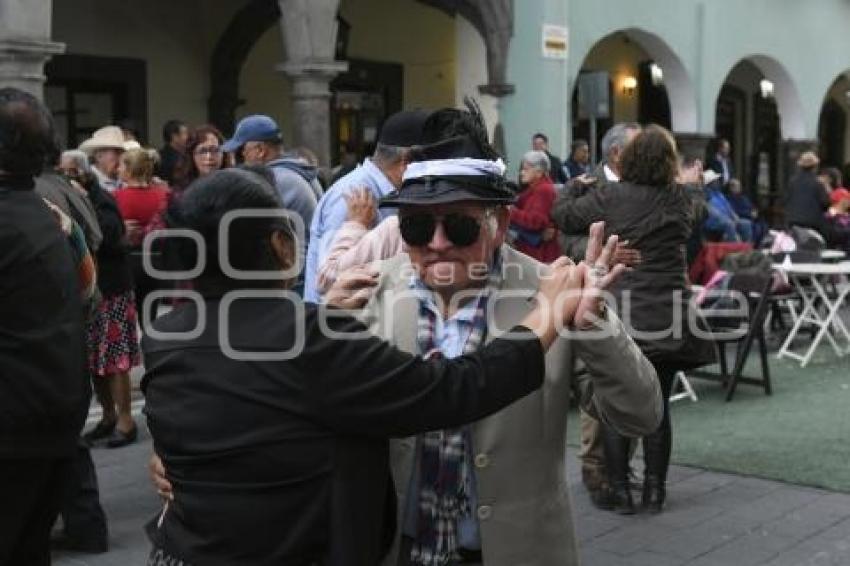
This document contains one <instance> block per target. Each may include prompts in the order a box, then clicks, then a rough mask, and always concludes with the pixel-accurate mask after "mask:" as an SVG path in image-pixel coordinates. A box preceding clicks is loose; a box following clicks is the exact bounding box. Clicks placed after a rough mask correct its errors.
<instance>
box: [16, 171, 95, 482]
mask: <svg viewBox="0 0 850 566" xmlns="http://www.w3.org/2000/svg"><path fill="white" fill-rule="evenodd" d="M31 189H32V184H31V182H30V181H27V180H20V181H14V182H11V181H6V182H3V181H2V180H0V250H2V251H0V459H8V458H47V459H53V458H60V457H64V456H66V455H70V454H72V453H73V451H74V449H75V447H76V444H77V438H78V436H79V433H80V429H81V428H82V426H83V422H84V420H85V417H86V413H87V411H88V404H89V399H90V395H91V390H90V387H89V382H88V373H87V371H86V351H85V341H84V334H83V307H82V305H81V303H80V292H79V287H78V283H77V271H76V266H75V265H74V261H73V259H72V257H71V249H70V246H69V245H68V242H67V239H66V237H65V235H64V234H63V233H62V231H61V230H60V228H59V224H58V222H57V220H56V219H55V218H54V217H53V215H52V214H51V213H50V211H49V210H48V208H47V206H46V205H45V204H44V202H43V201H42V199H41V197H40V196H38V195H37V194H36V193H35V192H34V191H33V190H31ZM0 465H2V464H0ZM10 489H14V486H10Z"/></svg>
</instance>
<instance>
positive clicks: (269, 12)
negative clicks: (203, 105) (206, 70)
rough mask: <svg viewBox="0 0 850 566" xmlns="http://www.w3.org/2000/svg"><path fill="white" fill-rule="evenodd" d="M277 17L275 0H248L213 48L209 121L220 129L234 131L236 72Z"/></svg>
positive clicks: (237, 105)
mask: <svg viewBox="0 0 850 566" xmlns="http://www.w3.org/2000/svg"><path fill="white" fill-rule="evenodd" d="M279 20H280V6H279V5H278V3H277V2H276V0H251V2H249V3H248V4H246V5H245V6H244V7H243V8H242V9H240V10H239V11H238V12H237V13H236V14H235V15H234V16H233V19H231V21H230V23H229V24H228V26H227V28H226V29H225V30H224V32H223V33H222V34H221V36H220V38H219V40H218V43H216V46H215V48H214V50H213V54H212V59H211V61H210V98H209V101H208V105H207V115H208V118H209V121H210V123H212V124H215V125H216V126H217V127H218V128H219V129H221V131H223V132H231V131H233V126H234V122H235V116H236V109H237V108H239V106H240V105H241V103H242V102H241V100H240V98H239V73H240V71H241V70H242V65H243V64H244V63H245V60H246V59H247V58H248V55H249V54H250V53H251V50H252V49H253V48H254V45H255V44H256V43H257V40H258V39H259V38H260V37H261V36H262V35H263V34H264V33H265V32H266V31H268V30H269V29H271V28H272V27H273V26H275V25H277V24H278V22H279Z"/></svg>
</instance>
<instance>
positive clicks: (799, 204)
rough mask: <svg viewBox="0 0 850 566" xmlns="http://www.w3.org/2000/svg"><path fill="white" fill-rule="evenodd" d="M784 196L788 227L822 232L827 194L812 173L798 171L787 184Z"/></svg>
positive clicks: (826, 206)
mask: <svg viewBox="0 0 850 566" xmlns="http://www.w3.org/2000/svg"><path fill="white" fill-rule="evenodd" d="M787 191H788V192H787V193H786V195H785V221H786V222H787V224H788V225H789V226H804V227H806V228H814V229H815V230H818V231H821V232H823V231H824V228H825V224H826V220H825V219H824V214H826V210H827V209H828V208H829V194H828V193H827V192H826V188H825V187H824V186H823V185H822V184H821V183H820V181H818V179H817V177H816V176H815V174H814V172H812V171H800V172H799V173H797V174H796V175H795V176H794V177H792V178H791V180H790V181H789V182H788V188H787Z"/></svg>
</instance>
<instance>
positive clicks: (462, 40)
mask: <svg viewBox="0 0 850 566" xmlns="http://www.w3.org/2000/svg"><path fill="white" fill-rule="evenodd" d="M455 29H456V31H457V48H456V50H457V64H456V65H455V69H456V75H455V88H456V95H455V106H457V107H458V108H463V98H464V97H465V96H469V97H471V98H473V99H475V100H476V101H477V102H478V105H479V106H480V107H481V113H482V114H483V115H484V119H485V120H486V121H487V130H488V132H489V134H490V139H491V140H492V139H493V130H494V128H495V127H496V123H497V122H498V121H499V106H498V100H497V99H496V98H495V97H493V96H489V95H482V94H481V93H480V92H478V87H479V86H481V85H484V84H487V49H486V47H485V45H484V38H483V37H481V34H480V33H478V30H477V29H475V27H474V26H473V25H472V24H471V23H469V21H467V20H466V19H464V18H462V17H459V16H458V17H456V18H455Z"/></svg>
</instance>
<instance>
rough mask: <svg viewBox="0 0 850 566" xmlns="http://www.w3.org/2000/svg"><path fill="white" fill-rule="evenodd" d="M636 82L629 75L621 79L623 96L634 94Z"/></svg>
mask: <svg viewBox="0 0 850 566" xmlns="http://www.w3.org/2000/svg"><path fill="white" fill-rule="evenodd" d="M637 85H638V82H637V79H636V78H634V77H633V76H631V75H629V76H626V77H624V78H623V94H625V95H626V96H632V95H633V94H634V93H635V89H636V88H637Z"/></svg>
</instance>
